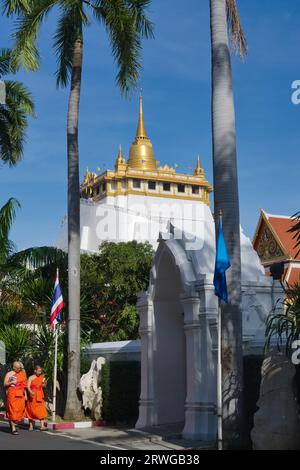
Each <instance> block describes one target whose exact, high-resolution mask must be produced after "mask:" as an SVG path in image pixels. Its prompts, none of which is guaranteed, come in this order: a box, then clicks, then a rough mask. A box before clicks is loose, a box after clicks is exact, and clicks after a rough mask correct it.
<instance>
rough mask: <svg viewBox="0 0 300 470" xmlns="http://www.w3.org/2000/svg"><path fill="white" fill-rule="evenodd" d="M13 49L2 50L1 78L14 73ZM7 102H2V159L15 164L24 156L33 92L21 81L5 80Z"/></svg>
mask: <svg viewBox="0 0 300 470" xmlns="http://www.w3.org/2000/svg"><path fill="white" fill-rule="evenodd" d="M10 58H11V51H10V50H9V49H2V50H1V52H0V79H2V78H4V77H5V76H6V75H8V74H12V73H14V71H15V70H14V69H13V67H12V65H11V62H10ZM4 83H5V88H6V104H0V160H1V161H2V162H3V163H7V164H9V165H15V164H16V163H17V162H18V161H19V160H20V159H21V157H22V154H23V146H24V141H25V131H26V128H27V121H28V117H29V116H34V104H33V100H32V95H31V93H30V92H29V91H28V90H27V88H26V87H25V86H24V85H23V84H22V83H20V82H18V81H14V80H4Z"/></svg>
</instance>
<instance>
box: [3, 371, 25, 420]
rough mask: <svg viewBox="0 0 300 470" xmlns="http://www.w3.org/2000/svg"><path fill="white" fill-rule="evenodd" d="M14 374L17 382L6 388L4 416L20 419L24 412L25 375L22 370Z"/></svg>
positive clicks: (10, 418)
mask: <svg viewBox="0 0 300 470" xmlns="http://www.w3.org/2000/svg"><path fill="white" fill-rule="evenodd" d="M14 374H15V376H16V377H17V382H16V384H15V385H10V386H9V387H8V389H7V400H6V416H7V418H8V419H9V420H10V421H22V420H23V418H24V414H25V389H26V387H27V377H26V374H25V372H24V371H22V370H21V371H20V372H15V373H14Z"/></svg>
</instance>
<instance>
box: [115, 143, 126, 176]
mask: <svg viewBox="0 0 300 470" xmlns="http://www.w3.org/2000/svg"><path fill="white" fill-rule="evenodd" d="M125 168H126V162H125V158H124V157H123V152H122V146H121V144H120V146H119V152H118V156H117V159H116V163H115V169H116V171H119V170H124V169H125Z"/></svg>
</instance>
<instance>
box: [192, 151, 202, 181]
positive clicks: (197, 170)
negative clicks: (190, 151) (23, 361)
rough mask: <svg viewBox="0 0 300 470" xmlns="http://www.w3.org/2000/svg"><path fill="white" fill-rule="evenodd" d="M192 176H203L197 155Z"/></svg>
mask: <svg viewBox="0 0 300 470" xmlns="http://www.w3.org/2000/svg"><path fill="white" fill-rule="evenodd" d="M194 175H195V176H202V175H203V169H202V168H201V165H200V157H199V155H198V158H197V165H196V168H195V170H194Z"/></svg>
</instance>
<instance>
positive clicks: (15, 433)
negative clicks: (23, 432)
mask: <svg viewBox="0 0 300 470" xmlns="http://www.w3.org/2000/svg"><path fill="white" fill-rule="evenodd" d="M11 433H12V435H13V436H16V435H17V434H19V433H18V431H17V430H16V429H15V430H14V431H12V432H11Z"/></svg>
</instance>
